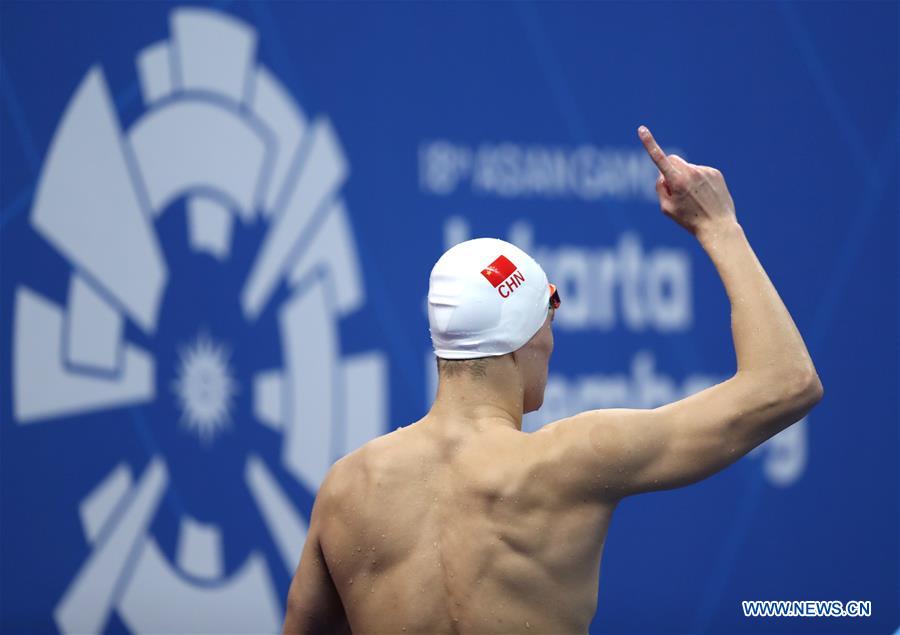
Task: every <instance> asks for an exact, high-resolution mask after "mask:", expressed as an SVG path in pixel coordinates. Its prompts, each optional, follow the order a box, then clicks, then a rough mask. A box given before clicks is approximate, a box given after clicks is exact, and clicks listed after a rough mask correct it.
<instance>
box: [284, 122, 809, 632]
mask: <svg viewBox="0 0 900 635" xmlns="http://www.w3.org/2000/svg"><path fill="white" fill-rule="evenodd" d="M638 136H639V137H640V139H641V141H642V142H643V144H644V147H645V148H646V150H647V152H648V153H649V155H650V158H651V159H652V160H653V161H654V163H655V164H656V166H657V168H658V169H659V177H658V179H657V181H656V192H657V194H658V196H659V201H660V206H661V208H662V211H663V213H664V214H665V215H666V216H668V217H669V218H671V219H672V220H674V221H675V222H676V223H678V224H679V225H681V226H682V227H683V228H684V229H686V230H687V231H688V232H690V233H691V234H692V235H693V236H694V237H695V238H696V239H697V241H698V242H699V243H700V246H701V247H702V248H703V249H704V250H705V251H706V253H707V254H708V255H709V257H710V258H711V259H712V262H713V264H714V265H715V267H716V269H717V270H718V273H719V276H720V277H721V279H722V283H723V284H724V286H725V290H726V292H727V294H728V298H729V300H730V302H731V327H732V335H733V339H734V348H735V352H736V355H737V370H736V372H735V374H734V375H733V376H732V377H731V378H729V379H728V380H726V381H724V382H722V383H720V384H718V385H715V386H713V387H710V388H708V389H706V390H703V391H701V392H698V393H696V394H694V395H691V396H689V397H687V398H685V399H682V400H680V401H677V402H673V403H670V404H667V405H664V406H661V407H659V408H655V409H652V410H632V409H608V410H594V411H588V412H583V413H580V414H577V415H575V416H573V417H570V418H567V419H562V420H560V421H556V422H554V423H551V424H548V425H546V426H544V427H543V428H542V429H540V430H539V431H537V432H535V433H532V434H526V433H523V432H522V431H521V429H522V415H523V413H526V412H530V411H533V410H536V409H538V408H540V407H541V403H542V401H543V393H544V387H545V384H546V381H547V366H548V362H549V360H550V355H551V353H552V352H553V329H552V323H553V316H554V314H555V312H556V311H557V308H558V307H560V298H559V294H558V292H557V291H556V289H555V288H554V287H553V285H552V284H550V283H549V282H548V281H547V278H546V275H545V274H544V272H543V270H542V269H541V267H540V266H539V265H538V264H537V263H536V262H535V261H534V260H532V259H531V257H529V256H528V255H527V254H526V253H524V252H523V251H521V250H520V249H518V248H516V247H514V246H513V245H511V244H509V243H506V242H503V241H500V240H495V239H486V238H481V239H475V240H470V241H467V242H464V243H461V244H459V245H456V246H455V247H453V248H451V249H450V250H448V251H447V252H446V253H445V254H444V255H443V256H441V258H440V259H439V260H438V262H437V264H436V265H435V266H434V269H433V270H432V272H431V278H430V282H429V291H428V308H429V313H428V318H429V324H430V328H431V337H432V343H433V345H434V348H435V354H436V356H437V366H438V376H439V385H438V393H437V397H436V399H435V402H434V405H433V406H432V408H431V410H430V411H429V412H428V414H427V415H425V417H423V418H422V419H421V420H420V421H417V422H415V423H413V424H411V425H409V426H407V427H404V428H400V429H398V430H397V431H395V432H392V433H390V434H388V435H385V436H382V437H379V438H377V439H375V440H373V441H371V442H369V443H368V444H366V445H365V446H363V447H362V448H360V449H359V450H357V451H356V452H353V453H352V454H350V455H348V456H346V457H344V458H343V459H341V460H340V461H338V462H337V463H335V465H334V466H333V467H332V469H331V470H330V472H329V473H328V475H327V477H326V479H325V481H324V482H323V484H322V487H321V489H320V490H319V493H318V497H317V498H316V502H315V506H314V508H313V512H312V519H311V523H310V527H309V533H308V537H307V540H306V545H305V547H304V549H303V554H302V557H301V560H300V565H299V567H298V569H297V572H296V575H295V577H294V580H293V582H292V584H291V587H290V591H289V594H288V600H287V614H286V617H285V622H284V632H285V633H291V634H292V633H340V632H356V633H390V634H401V635H402V634H403V633H408V634H409V635H412V634H414V633H428V634H433V633H479V634H480V633H512V632H521V633H529V632H530V633H586V632H587V630H588V626H589V624H590V622H591V619H592V617H593V615H594V612H595V610H596V605H597V589H598V581H599V574H600V559H601V554H602V551H603V544H604V540H605V537H606V532H607V529H608V527H609V522H610V519H611V517H612V514H613V511H614V510H615V508H616V505H617V504H618V502H619V501H621V500H622V499H623V498H625V497H626V496H633V495H635V494H640V493H642V492H649V491H653V490H663V489H670V488H675V487H682V486H684V485H689V484H691V483H695V482H697V481H700V480H702V479H704V478H706V477H708V476H710V475H712V474H715V473H716V472H718V471H719V470H721V469H723V468H725V467H726V466H728V465H730V464H732V463H734V462H735V461H736V460H737V459H739V458H740V457H742V456H744V455H745V454H747V453H748V452H749V451H750V450H752V449H753V448H755V447H756V446H758V445H759V444H761V443H762V442H764V441H765V440H766V439H768V438H770V437H772V436H773V435H775V434H777V433H778V432H780V431H781V430H783V429H785V428H786V427H788V426H789V425H791V424H792V423H794V422H796V421H798V420H800V419H801V418H802V417H803V416H804V415H805V414H806V413H807V412H809V411H810V409H812V407H813V406H815V404H816V403H817V402H818V401H819V400H821V398H822V394H823V389H822V384H821V382H820V381H819V377H818V375H817V373H816V370H815V367H814V366H813V363H812V360H811V359H810V356H809V353H808V351H807V350H806V346H805V345H804V342H803V339H802V337H801V336H800V333H799V332H798V330H797V327H796V326H795V325H794V322H793V320H792V319H791V316H790V314H789V313H788V310H787V309H786V308H785V306H784V304H783V303H782V301H781V299H780V298H779V296H778V293H777V291H776V290H775V287H774V286H772V283H771V282H770V280H769V278H768V276H767V275H766V272H765V271H764V270H763V268H762V266H761V265H760V263H759V261H758V260H757V258H756V256H755V254H754V252H753V250H752V249H751V247H750V244H749V243H748V242H747V238H746V236H745V235H744V232H743V230H742V228H741V225H740V224H739V223H738V221H737V218H736V215H735V209H734V203H733V201H732V198H731V195H730V194H729V191H728V188H727V187H726V185H725V180H724V178H723V177H722V174H721V173H720V172H719V171H718V170H716V169H713V168H711V167H706V166H701V165H693V164H691V163H688V162H687V161H685V160H683V159H682V158H681V157H679V156H677V155H666V154H665V153H664V152H663V150H662V149H661V148H660V147H659V145H657V143H656V141H655V140H654V139H653V136H652V135H651V134H650V131H649V130H648V129H647V128H646V127H644V126H641V127H640V128H639V129H638ZM563 300H564V298H563ZM558 310H560V311H565V307H564V306H562V307H560V308H559V309H558Z"/></svg>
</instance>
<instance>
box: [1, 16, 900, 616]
mask: <svg viewBox="0 0 900 635" xmlns="http://www.w3.org/2000/svg"><path fill="white" fill-rule="evenodd" d="M898 6H900V5H898V3H896V2H860V3H849V2H846V3H842V2H835V3H799V4H793V3H785V2H760V3H708V4H706V3H674V2H660V3H594V4H588V3H567V4H512V3H483V4H481V3H465V4H445V3H440V4H437V3H427V4H426V3H405V4H403V3H383V4H357V3H352V4H330V3H314V4H291V3H275V2H273V3H267V2H254V3H247V4H245V3H237V2H236V3H216V4H213V5H212V6H209V5H202V6H201V5H197V6H190V7H186V6H183V5H178V4H169V3H163V2H158V3H157V2H154V3H105V2H98V3H88V2H80V3H41V2H5V3H3V4H2V6H0V18H2V20H0V28H2V38H0V55H2V58H0V65H2V66H0V72H2V77H0V86H2V106H0V108H2V115H0V132H2V137H0V169H2V172H0V177H2V182H0V240H2V281H0V282H2V284H0V292H2V295H0V302H2V308H0V352H2V355H0V417H2V421H0V435H2V437H0V488H2V498H0V501H2V520H0V565H2V568H0V622H2V630H3V632H11V633H19V632H56V631H62V632H85V631H96V632H188V631H191V632H193V631H212V632H224V631H229V630H230V631H244V632H249V631H266V630H273V629H276V628H277V624H278V621H279V620H280V619H281V614H282V611H283V598H284V596H285V594H286V591H287V585H288V583H289V580H290V576H291V574H292V570H293V567H294V565H295V564H296V560H297V558H298V557H299V553H300V551H299V549H300V547H301V546H302V544H303V540H304V538H305V531H306V522H307V519H308V513H309V510H310V508H311V504H312V500H313V496H314V494H315V491H316V488H317V487H318V485H319V483H320V482H321V478H322V475H323V474H324V472H325V470H326V469H327V467H328V465H329V464H330V463H331V462H332V461H333V460H334V459H336V458H337V457H339V456H341V455H342V454H343V453H345V452H347V451H350V450H352V449H353V448H355V447H358V445H360V444H361V443H362V442H364V441H365V440H366V439H368V438H371V437H372V436H374V435H377V434H380V433H382V432H384V431H386V430H388V429H390V428H392V427H396V426H399V425H405V424H407V423H409V422H411V421H413V420H415V419H417V418H419V417H420V416H421V415H422V414H423V413H424V412H425V411H426V410H427V408H428V406H429V404H430V399H431V395H432V394H433V390H434V372H433V358H432V357H431V355H430V343H429V340H428V330H427V317H426V314H425V311H424V298H425V294H426V289H427V282H428V273H429V270H430V267H431V265H432V264H433V262H434V261H435V260H436V259H437V257H438V256H439V255H440V253H441V252H442V251H443V250H444V249H445V248H446V247H448V246H449V245H452V244H454V243H455V242H458V241H460V240H463V239H466V238H468V237H474V236H497V237H501V238H506V239H509V240H512V241H513V242H516V243H517V244H519V245H520V246H522V247H524V248H525V249H526V250H529V251H530V252H531V253H533V254H534V255H535V256H536V257H537V258H538V260H539V261H540V262H542V264H543V265H544V267H545V268H546V269H547V271H548V274H549V276H550V278H551V279H552V280H554V281H556V282H557V284H558V285H559V286H560V289H561V292H562V296H563V298H564V305H563V308H562V310H561V311H560V313H559V315H558V318H559V319H558V320H557V321H556V324H555V331H556V338H557V339H556V352H555V354H554V358H553V360H552V362H551V378H550V382H549V385H548V390H547V398H546V402H545V406H544V408H543V409H542V411H541V412H540V413H537V414H535V415H530V416H529V417H528V418H527V421H526V427H527V429H529V430H534V429H536V428H537V427H539V426H540V425H542V423H544V422H545V421H547V420H550V419H555V418H557V417H560V416H565V415H568V414H572V413H574V412H577V411H580V410H583V409H587V408H597V407H612V406H629V407H653V406H655V405H658V404H660V403H665V402H668V401H671V400H673V399H677V398H680V397H682V396H684V395H685V394H689V393H691V392H694V391H696V390H699V389H701V388H703V387H704V386H707V385H709V384H712V383H715V382H718V381H721V380H723V379H725V378H727V377H728V376H730V374H731V373H733V372H734V369H735V359H734V352H733V347H732V343H731V335H730V320H729V306H728V302H727V297H726V296H725V293H724V290H723V288H722V287H721V284H720V282H719V279H718V277H717V275H716V272H715V269H714V268H713V267H712V265H711V263H710V262H709V260H708V258H707V257H706V256H705V254H704V253H703V251H702V250H701V249H700V247H699V246H698V245H697V244H696V243H695V242H694V240H693V239H692V238H691V237H690V236H689V235H688V234H687V233H685V232H684V231H683V230H681V229H680V228H679V227H677V226H676V225H674V224H673V223H672V222H670V221H669V220H668V219H666V218H665V217H664V216H662V214H661V213H660V212H659V208H658V205H657V203H656V200H655V195H654V192H653V185H654V179H655V169H654V168H653V166H652V164H651V163H650V162H649V160H648V159H647V158H646V157H645V156H644V154H643V149H642V148H641V146H640V144H639V142H638V140H637V138H636V133H635V129H636V127H637V125H639V124H641V123H644V124H647V125H649V126H650V128H651V129H652V130H653V131H654V133H655V134H656V136H657V138H658V139H659V141H660V143H661V144H662V145H663V146H664V147H665V148H666V149H667V150H669V151H677V152H678V153H680V154H681V155H682V156H684V157H685V158H687V159H688V160H689V161H692V162H696V163H702V164H706V165H713V166H715V167H718V168H719V169H721V170H722V172H723V173H724V174H725V177H726V180H727V182H728V185H729V187H730V189H731V192H732V195H733V197H734V199H735V202H736V204H737V209H738V217H739V220H740V221H741V222H742V224H743V226H744V229H745V231H746V233H747V235H748V237H749V239H750V242H751V244H752V245H753V247H754V249H755V250H756V252H757V255H758V256H759V258H760V260H761V262H762V263H763V265H764V266H765V267H766V269H767V271H768V273H769V276H770V277H771V279H772V281H773V282H774V284H775V285H776V287H777V289H778V290H779V293H780V294H781V297H782V298H783V300H784V301H785V303H786V304H787V306H788V308H789V309H790V311H791V314H792V316H793V317H794V320H795V322H796V323H797V325H798V327H799V328H800V331H801V333H802V334H803V335H804V338H805V340H806V342H807V345H808V347H809V350H810V352H811V354H812V357H813V360H814V361H815V363H816V366H817V369H818V371H819V375H820V377H821V378H822V381H823V384H824V386H825V392H826V394H825V398H824V400H823V401H822V403H821V404H820V405H819V406H818V407H817V408H816V409H815V410H814V411H813V412H812V413H811V415H810V416H809V417H808V418H807V419H805V420H804V421H803V422H802V423H799V424H797V425H796V426H794V427H792V428H790V429H789V430H787V431H786V432H784V433H782V435H779V436H778V437H776V438H775V439H773V440H771V441H770V442H768V443H767V444H766V445H765V446H763V447H762V448H760V449H759V450H757V451H755V452H754V453H753V454H751V455H750V456H748V457H746V458H744V459H742V460H740V461H739V462H738V463H736V464H735V465H734V466H732V467H731V468H729V469H727V470H725V471H724V472H722V473H721V474H719V475H717V476H715V477H713V478H711V479H709V480H707V481H705V482H703V483H701V484H698V485H695V486H692V487H689V488H687V489H683V490H677V491H672V492H663V493H656V494H652V495H647V496H642V497H637V498H634V499H629V500H626V501H625V502H624V503H623V504H622V505H621V506H620V508H619V510H618V513H617V515H616V517H615V519H614V521H613V523H612V527H611V530H610V533H609V537H608V541H607V544H606V550H605V556H604V565H603V573H602V580H601V587H600V588H601V590H600V595H599V599H598V612H597V617H596V619H595V621H594V624H593V626H592V632H596V633H648V632H653V633H660V632H667V633H735V632H775V633H788V632H790V633H795V632H802V633H814V632H815V633H818V632H827V633H839V632H840V633H851V632H852V633H863V632H865V633H891V632H894V630H895V629H896V628H897V627H898V621H900V615H898V598H900V587H898V575H900V554H898V542H900V539H898V536H900V527H898V508H900V505H898V502H900V492H898V482H900V478H898V461H897V459H898V449H900V439H898V397H897V395H898V350H900V347H898V330H897V329H898V311H897V308H898V307H897V301H898V277H897V272H898V263H897V253H898V250H897V247H898V239H900V234H898V226H897V218H898V191H897V189H898V180H900V179H898V157H897V154H898V134H900V133H898V85H900V84H898V81H900V70H898V58H900V55H898V29H900V16H898ZM749 599H798V600H805V599H818V600H828V599H836V600H842V601H846V600H870V601H871V602H872V616H871V617H870V618H861V619H853V618H833V619H801V618H794V619H789V618H780V619H778V618H768V619H749V618H745V617H743V615H742V613H741V605H740V601H741V600H749Z"/></svg>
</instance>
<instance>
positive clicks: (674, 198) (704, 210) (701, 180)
mask: <svg viewBox="0 0 900 635" xmlns="http://www.w3.org/2000/svg"><path fill="white" fill-rule="evenodd" d="M638 136H639V137H640V138H641V141H642V142H643V143H644V148H646V149H647V153H648V154H649V155H650V158H651V159H653V162H654V163H655V164H656V167H657V168H659V172H660V174H659V178H658V179H656V193H657V195H658V196H659V206H660V207H661V208H662V211H663V213H664V214H665V215H666V216H668V217H669V218H671V219H672V220H674V221H675V222H676V223H678V224H679V225H681V226H682V227H684V228H685V229H686V230H688V231H689V232H690V233H691V234H693V235H694V236H696V237H697V238H698V239H699V238H701V236H702V235H703V234H705V233H707V232H708V231H712V230H714V228H715V227H717V226H721V225H722V224H727V223H729V222H732V223H737V216H736V215H735V212H734V201H733V200H731V194H730V193H729V192H728V186H726V185H725V178H724V177H723V176H722V173H721V172H719V171H718V170H717V169H715V168H710V167H707V166H705V165H694V164H693V163H688V162H687V161H685V160H684V159H682V158H681V157H680V156H678V155H677V154H670V155H668V156H666V153H665V152H663V151H662V148H660V147H659V144H658V143H656V140H655V139H654V138H653V135H652V134H650V131H649V130H648V129H647V127H646V126H641V127H640V128H638Z"/></svg>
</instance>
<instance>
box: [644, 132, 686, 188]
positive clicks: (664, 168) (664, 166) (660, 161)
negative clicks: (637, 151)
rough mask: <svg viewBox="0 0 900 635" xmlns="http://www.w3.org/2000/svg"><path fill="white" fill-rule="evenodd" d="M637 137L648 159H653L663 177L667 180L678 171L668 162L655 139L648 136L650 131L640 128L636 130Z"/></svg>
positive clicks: (650, 135)
mask: <svg viewBox="0 0 900 635" xmlns="http://www.w3.org/2000/svg"><path fill="white" fill-rule="evenodd" d="M638 136H639V137H640V138H641V141H642V142H643V143H644V148H645V149H646V150H647V154H649V155H650V158H651V159H653V162H654V163H655V164H656V167H658V168H659V171H660V172H662V174H663V176H664V177H666V178H667V179H668V178H669V177H670V176H672V175H673V174H675V173H676V172H677V171H678V170H676V169H675V167H674V166H673V165H672V163H671V162H670V161H669V157H667V156H666V153H665V152H663V150H662V148H660V147H659V144H658V143H656V139H654V138H653V135H652V134H650V130H649V129H648V128H647V126H641V127H640V128H638Z"/></svg>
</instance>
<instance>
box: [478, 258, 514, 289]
mask: <svg viewBox="0 0 900 635" xmlns="http://www.w3.org/2000/svg"><path fill="white" fill-rule="evenodd" d="M515 270H516V266H515V265H514V264H513V263H512V262H510V260H509V258H507V257H506V256H500V257H499V258H497V259H496V260H495V261H494V262H492V263H491V264H489V265H488V266H487V269H482V270H481V275H483V276H484V277H485V278H487V281H488V282H490V283H491V285H492V286H493V287H494V288H495V289H496V288H497V286H498V285H499V284H500V283H501V282H503V281H504V280H506V279H507V278H508V277H510V276H511V275H512V272H513V271H515Z"/></svg>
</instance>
